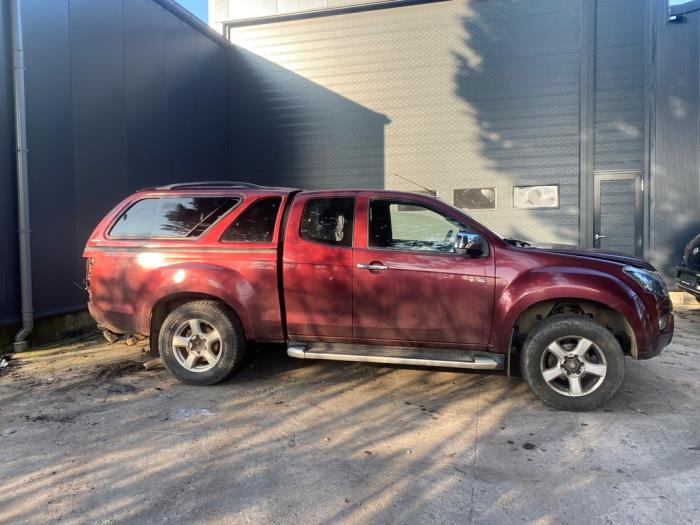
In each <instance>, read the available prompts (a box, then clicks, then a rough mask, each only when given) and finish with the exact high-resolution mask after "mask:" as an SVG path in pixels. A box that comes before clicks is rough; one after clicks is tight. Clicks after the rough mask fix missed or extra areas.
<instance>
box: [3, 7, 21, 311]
mask: <svg viewBox="0 0 700 525" xmlns="http://www.w3.org/2000/svg"><path fill="white" fill-rule="evenodd" d="M12 100H13V96H12V43H11V41H10V9H9V2H0V324H3V323H5V322H7V321H8V320H11V319H14V318H15V317H16V316H17V314H18V312H17V309H16V306H17V301H18V298H19V292H18V286H17V284H18V280H19V279H18V274H17V212H16V207H15V202H16V198H17V197H16V195H17V193H16V186H15V139H14V112H13V104H12Z"/></svg>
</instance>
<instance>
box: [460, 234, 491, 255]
mask: <svg viewBox="0 0 700 525" xmlns="http://www.w3.org/2000/svg"><path fill="white" fill-rule="evenodd" d="M485 251H486V242H485V241H484V238H483V237H482V236H481V235H479V234H478V233H468V232H465V231H461V232H459V233H458V234H457V237H456V238H455V253H459V254H462V255H468V256H469V257H481V256H482V255H484V252H485Z"/></svg>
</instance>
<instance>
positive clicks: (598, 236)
mask: <svg viewBox="0 0 700 525" xmlns="http://www.w3.org/2000/svg"><path fill="white" fill-rule="evenodd" d="M594 237H595V240H596V241H597V240H598V239H605V237H606V236H605V235H600V234H599V233H596V234H595V235H594Z"/></svg>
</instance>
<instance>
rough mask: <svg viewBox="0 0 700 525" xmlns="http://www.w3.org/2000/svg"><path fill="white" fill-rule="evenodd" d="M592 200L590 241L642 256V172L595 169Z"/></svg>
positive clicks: (598, 245) (610, 248) (608, 248)
mask: <svg viewBox="0 0 700 525" xmlns="http://www.w3.org/2000/svg"><path fill="white" fill-rule="evenodd" d="M594 200H595V212H594V216H593V230H594V238H593V243H594V244H593V245H594V246H595V247H596V248H601V249H603V250H608V251H615V252H620V253H625V254H628V255H637V256H640V257H641V255H642V173H641V172H639V171H629V172H608V173H596V174H595V194H594Z"/></svg>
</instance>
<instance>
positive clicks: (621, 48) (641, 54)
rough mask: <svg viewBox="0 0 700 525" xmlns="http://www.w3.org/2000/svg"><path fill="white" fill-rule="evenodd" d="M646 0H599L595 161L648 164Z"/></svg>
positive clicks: (626, 166)
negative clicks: (645, 120)
mask: <svg viewBox="0 0 700 525" xmlns="http://www.w3.org/2000/svg"><path fill="white" fill-rule="evenodd" d="M645 30H646V23H645V2H644V0H598V1H597V4H596V25H595V42H596V46H595V95H594V98H595V104H594V108H595V130H594V137H595V142H594V144H595V145H594V167H595V170H596V171H601V170H614V171H620V170H644V169H645V166H644V158H645V157H644V141H645V123H644V119H645V45H644V41H645Z"/></svg>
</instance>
